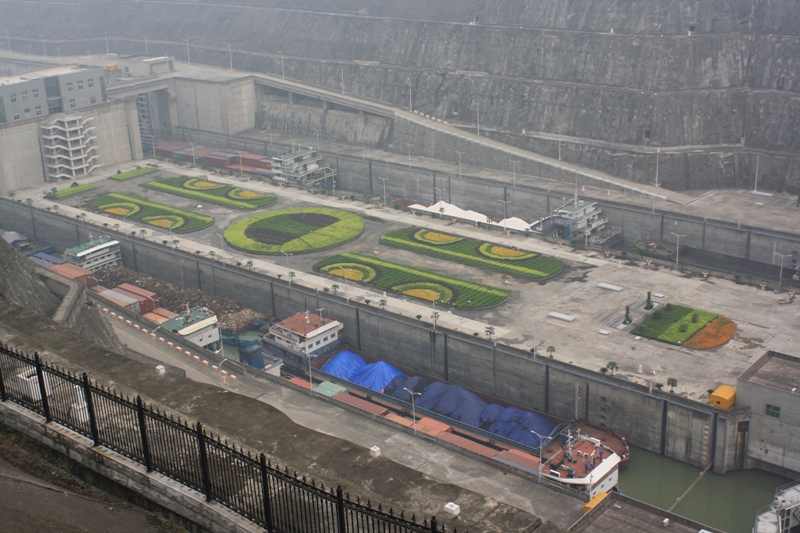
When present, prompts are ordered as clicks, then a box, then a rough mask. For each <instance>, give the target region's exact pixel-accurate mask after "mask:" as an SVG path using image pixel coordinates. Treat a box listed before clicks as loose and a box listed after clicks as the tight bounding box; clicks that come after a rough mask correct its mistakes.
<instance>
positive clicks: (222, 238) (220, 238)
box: [214, 233, 225, 253]
mask: <svg viewBox="0 0 800 533" xmlns="http://www.w3.org/2000/svg"><path fill="white" fill-rule="evenodd" d="M214 235H216V236H217V237H219V243H220V244H221V245H222V252H223V253H224V252H225V237H223V236H222V235H220V234H219V233H215V234H214Z"/></svg>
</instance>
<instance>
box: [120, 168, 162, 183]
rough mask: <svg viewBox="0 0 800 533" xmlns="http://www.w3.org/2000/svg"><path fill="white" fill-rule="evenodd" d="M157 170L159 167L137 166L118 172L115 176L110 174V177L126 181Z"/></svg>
mask: <svg viewBox="0 0 800 533" xmlns="http://www.w3.org/2000/svg"><path fill="white" fill-rule="evenodd" d="M157 170H158V169H155V168H136V169H134V170H129V171H128V172H118V173H116V174H114V175H113V176H109V177H108V179H112V180H117V181H125V180H129V179H133V178H138V177H139V176H144V175H145V174H150V173H151V172H156V171H157Z"/></svg>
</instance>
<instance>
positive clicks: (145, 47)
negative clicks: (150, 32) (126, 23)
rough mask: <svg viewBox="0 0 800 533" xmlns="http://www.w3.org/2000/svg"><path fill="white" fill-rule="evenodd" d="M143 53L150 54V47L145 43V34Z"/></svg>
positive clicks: (145, 37)
mask: <svg viewBox="0 0 800 533" xmlns="http://www.w3.org/2000/svg"><path fill="white" fill-rule="evenodd" d="M144 53H145V54H146V55H150V47H149V46H148V45H147V35H145V36H144Z"/></svg>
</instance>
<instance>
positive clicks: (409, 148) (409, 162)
mask: <svg viewBox="0 0 800 533" xmlns="http://www.w3.org/2000/svg"><path fill="white" fill-rule="evenodd" d="M405 144H406V146H408V170H411V148H412V147H413V146H414V145H413V144H411V143H405ZM417 194H419V192H418V193H417Z"/></svg>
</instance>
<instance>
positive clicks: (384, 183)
mask: <svg viewBox="0 0 800 533" xmlns="http://www.w3.org/2000/svg"><path fill="white" fill-rule="evenodd" d="M378 179H379V180H381V181H382V182H383V205H384V206H386V180H388V179H389V178H382V177H380V176H378Z"/></svg>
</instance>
